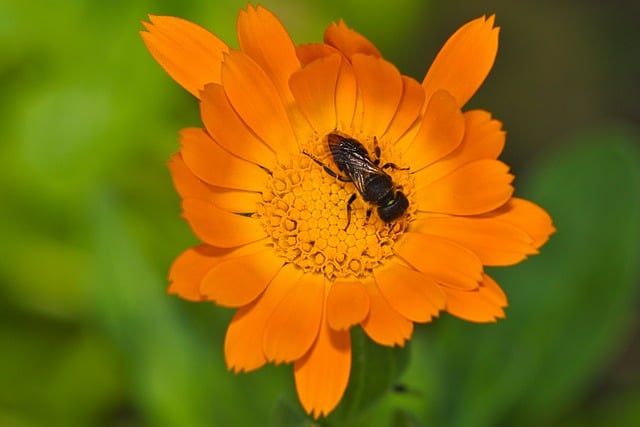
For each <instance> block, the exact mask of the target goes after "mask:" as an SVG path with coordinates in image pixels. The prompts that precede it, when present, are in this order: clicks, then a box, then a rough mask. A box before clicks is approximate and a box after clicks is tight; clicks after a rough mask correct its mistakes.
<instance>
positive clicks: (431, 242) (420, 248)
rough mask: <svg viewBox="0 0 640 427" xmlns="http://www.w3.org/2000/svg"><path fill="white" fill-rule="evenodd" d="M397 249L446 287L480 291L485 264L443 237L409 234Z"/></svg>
mask: <svg viewBox="0 0 640 427" xmlns="http://www.w3.org/2000/svg"><path fill="white" fill-rule="evenodd" d="M394 249H395V251H396V253H397V254H398V255H399V256H400V257H401V258H402V259H403V260H405V261H406V262H407V263H409V264H410V265H411V266H413V267H414V268H415V269H416V270H418V271H420V272H422V273H423V274H425V275H426V276H429V277H431V278H432V279H434V280H436V281H437V282H438V283H440V284H443V285H445V286H449V287H453V288H459V289H466V290H470V289H476V288H477V287H478V283H479V282H480V280H481V279H482V263H481V262H480V260H479V259H478V257H477V256H476V255H475V254H474V253H473V252H471V251H470V250H468V249H466V248H464V247H462V246H460V245H457V244H455V243H453V242H451V241H449V240H447V239H443V238H442V237H438V236H433V235H429V234H421V233H415V232H408V233H405V234H404V236H403V237H402V240H401V241H398V242H397V243H396V246H395V247H394Z"/></svg>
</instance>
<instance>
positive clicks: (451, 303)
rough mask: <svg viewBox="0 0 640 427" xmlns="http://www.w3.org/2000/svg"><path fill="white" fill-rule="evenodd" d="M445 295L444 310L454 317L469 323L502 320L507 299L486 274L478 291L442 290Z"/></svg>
mask: <svg viewBox="0 0 640 427" xmlns="http://www.w3.org/2000/svg"><path fill="white" fill-rule="evenodd" d="M443 290H444V292H445V293H446V295H447V308H446V310H447V311H448V312H449V313H450V314H453V315H454V316H456V317H459V318H461V319H464V320H468V321H470V322H482V323H484V322H495V321H496V319H503V318H504V310H503V309H504V308H505V307H506V306H507V298H506V296H505V295H504V292H502V289H500V286H498V284H497V283H496V282H495V281H494V280H493V279H492V278H491V277H489V276H487V275H486V274H485V275H483V280H482V283H481V284H480V286H479V287H478V289H475V290H472V291H464V290H461V289H452V288H443Z"/></svg>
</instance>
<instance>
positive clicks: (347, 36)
mask: <svg viewBox="0 0 640 427" xmlns="http://www.w3.org/2000/svg"><path fill="white" fill-rule="evenodd" d="M324 42H325V43H326V44H328V45H330V46H333V47H335V48H336V49H338V50H339V51H340V52H342V54H343V55H345V56H346V57H347V58H351V56H352V55H354V54H356V53H364V54H365V55H372V56H375V57H378V58H381V57H382V55H380V52H379V51H378V49H377V48H376V47H375V46H374V44H373V43H371V42H370V41H369V40H367V38H366V37H364V36H363V35H362V34H360V33H358V32H357V31H354V30H352V29H351V28H349V27H347V25H346V24H345V23H344V21H343V20H342V19H341V20H340V21H338V23H337V24H336V23H333V24H331V25H329V26H328V27H327V29H326V30H325V32H324Z"/></svg>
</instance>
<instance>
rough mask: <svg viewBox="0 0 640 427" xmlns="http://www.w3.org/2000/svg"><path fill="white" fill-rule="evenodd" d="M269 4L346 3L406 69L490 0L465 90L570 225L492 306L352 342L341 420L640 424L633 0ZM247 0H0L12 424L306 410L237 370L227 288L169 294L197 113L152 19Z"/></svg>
mask: <svg viewBox="0 0 640 427" xmlns="http://www.w3.org/2000/svg"><path fill="white" fill-rule="evenodd" d="M263 3H264V5H265V6H267V7H269V8H271V9H272V10H273V11H274V12H275V13H276V14H277V15H278V16H280V17H281V19H282V20H283V21H284V23H285V24H286V25H287V27H288V28H289V29H290V31H291V33H292V35H293V38H294V40H295V41H296V42H298V43H301V42H309V41H318V40H320V38H321V34H322V31H323V30H324V27H326V25H327V24H328V23H329V22H331V21H332V20H336V19H339V18H344V19H345V20H346V21H347V23H348V24H349V25H350V26H352V27H354V28H356V29H358V30H359V31H361V32H362V33H364V34H365V35H367V36H368V37H369V38H370V39H371V40H373V41H374V42H375V43H376V44H377V45H378V46H379V47H380V48H381V50H382V52H383V53H384V55H385V56H387V57H388V58H389V59H391V60H392V61H394V62H395V63H397V64H398V66H399V68H400V69H401V70H403V72H405V73H407V74H411V75H414V76H415V77H420V76H421V75H422V74H423V73H424V71H425V70H426V68H427V66H428V63H429V62H430V60H431V58H432V57H433V56H434V54H435V52H436V51H437V48H438V47H439V45H441V43H442V42H444V40H445V39H446V37H447V36H448V35H449V34H450V33H451V32H452V31H454V30H455V28H457V26H459V25H460V24H462V23H463V22H466V20H468V19H470V18H473V17H475V16H478V15H480V14H482V13H491V12H496V13H497V15H498V23H499V24H500V25H501V26H502V28H503V30H502V35H501V52H500V55H499V57H498V61H497V63H496V67H495V70H494V72H493V73H492V75H491V77H490V78H489V80H488V81H487V84H486V85H485V87H484V88H483V89H482V90H481V91H480V93H479V94H478V96H477V97H476V98H475V99H474V100H473V101H472V103H473V104H472V105H474V106H482V108H486V109H488V110H490V111H492V112H494V114H495V115H496V116H497V117H499V118H500V119H502V120H504V121H505V123H506V127H507V129H508V130H509V140H508V145H507V149H506V152H505V158H506V159H507V160H508V161H510V162H511V163H512V164H514V166H515V169H516V173H517V175H518V181H517V182H516V183H517V185H518V193H519V194H520V195H521V196H523V197H526V198H531V199H533V200H535V201H536V202H538V203H540V204H541V205H542V206H544V207H545V208H547V209H548V210H549V211H550V213H551V214H552V216H553V217H554V220H555V222H556V226H557V228H558V233H557V234H556V235H555V236H553V237H552V239H551V241H550V242H549V244H548V245H547V246H545V247H544V248H543V250H542V254H541V255H539V256H536V257H534V258H532V259H530V260H528V261H527V262H525V263H523V264H521V265H519V266H516V267H513V268H509V269H504V270H497V271H495V273H494V275H495V276H496V277H497V278H498V279H499V281H500V283H502V284H503V285H504V287H505V290H506V292H507V294H508V295H509V298H510V307H509V309H508V317H507V319H506V320H503V321H501V322H499V323H498V324H497V325H475V324H469V323H466V322H462V321H458V320H456V319H453V318H451V317H449V316H443V318H442V319H440V320H438V321H436V322H434V323H432V324H428V325H424V326H421V327H418V328H417V330H416V332H415V337H414V339H413V340H412V343H411V346H410V349H409V350H408V351H398V350H388V351H387V350H385V351H383V352H375V351H373V352H372V351H371V349H370V348H368V347H370V345H369V344H367V342H366V341H364V342H363V341H362V340H360V341H358V340H357V339H356V338H357V337H354V343H359V344H357V345H356V347H357V348H359V349H360V350H361V351H362V352H372V353H376V354H377V355H373V356H371V357H372V358H371V359H369V360H368V361H367V363H368V364H367V363H365V364H361V365H354V376H353V378H354V381H360V382H361V383H364V384H368V385H367V386H366V387H365V389H366V390H368V391H369V393H370V394H367V395H365V396H357V395H356V396H354V395H353V394H352V392H351V391H349V392H348V393H349V394H348V395H347V399H345V402H343V404H342V407H341V408H340V409H338V411H337V413H336V414H337V415H336V416H335V417H334V418H332V419H331V420H329V423H331V424H332V425H338V424H340V422H341V421H344V420H345V419H348V420H350V422H351V421H353V418H349V417H351V415H349V414H350V411H353V410H354V409H353V408H363V407H368V412H367V413H366V414H365V416H364V417H363V418H361V419H358V420H357V422H359V423H361V424H362V425H379V426H387V425H393V426H398V427H399V426H419V425H425V426H426V425H451V426H500V425H504V426H509V425H524V426H527V425H531V426H533V425H548V426H551V425H563V426H594V427H596V426H605V425H607V426H608V425H640V410H638V409H637V408H640V367H639V366H638V362H637V361H638V360H640V348H639V346H638V343H637V337H638V336H640V327H639V325H640V317H639V315H638V304H639V298H638V295H639V292H638V277H639V271H638V260H639V259H640V256H639V255H640V253H639V251H640V230H639V227H640V221H639V218H640V176H639V173H640V154H639V152H638V145H639V144H638V142H639V141H640V136H639V133H638V130H637V129H636V128H635V126H637V124H638V123H639V122H640V120H639V117H638V109H637V107H636V103H635V102H633V101H631V99H633V98H632V97H631V96H629V95H630V94H632V93H638V88H639V82H638V81H637V78H636V77H635V76H637V75H638V73H637V72H636V71H638V70H640V59H639V58H640V56H639V55H637V46H636V45H635V44H633V43H630V41H631V40H636V41H637V40H638V34H637V32H636V33H632V31H633V29H632V28H636V27H637V26H635V27H634V25H635V24H633V19H632V18H631V17H633V16H635V17H637V16H638V14H637V13H636V12H638V10H637V6H635V5H624V4H617V5H616V7H607V6H604V5H601V4H598V3H597V2H578V1H577V0H575V1H573V2H565V3H563V4H562V5H561V6H558V5H555V3H553V2H550V1H542V2H528V3H527V2H521V3H518V5H513V4H512V3H513V2H506V1H502V2H501V1H497V2H492V3H491V5H488V4H483V3H482V2H473V4H471V3H464V2H459V1H453V2H435V1H432V2H421V1H418V0H401V1H396V2H392V4H390V3H389V2H382V1H371V0H369V1H366V2H365V1H363V0H349V1H337V0H332V1H324V2H320V1H316V2H307V3H301V2H287V1H284V0H280V1H277V0H272V1H264V2H263ZM245 5H246V3H245V2H244V1H230V2H224V3H223V2H211V1H196V0H190V1H186V2H179V1H175V0H173V1H170V0H165V1H150V0H147V1H143V0H137V1H130V2H124V1H120V2H98V1H91V0H66V1H53V0H42V1H39V2H22V1H18V0H0V52H1V54H0V87H1V89H2V95H1V96H0V159H1V160H0V161H1V162H2V163H1V167H0V195H1V196H2V205H1V206H2V208H1V209H0V236H2V243H3V244H2V245H0V348H2V351H1V352H0V381H1V384H2V387H1V388H0V425H1V426H7V427H32V426H87V425H90V426H213V425H234V426H236V425H237V426H253V425H265V422H266V421H265V420H270V421H271V424H272V425H308V423H309V421H308V419H307V418H306V417H304V415H303V414H302V413H301V411H300V408H299V405H298V404H297V401H296V397H295V391H294V387H293V380H292V373H291V368H290V367H289V366H278V367H273V366H269V367H266V368H264V369H261V370H259V371H258V372H255V373H252V374H249V375H234V374H231V373H229V372H227V371H226V368H225V364H224V360H223V355H222V347H223V337H224V331H225V327H226V324H227V323H228V321H229V319H230V316H231V314H232V313H231V312H230V311H229V310H225V309H221V308H215V307H213V306H211V305H210V304H193V303H187V302H183V301H180V300H179V299H177V298H175V297H170V296H167V295H165V293H164V289H165V287H166V279H165V277H166V271H167V269H168V266H169V265H170V263H171V261H172V260H173V259H174V258H175V256H176V255H177V254H178V253H179V252H180V251H182V250H183V249H185V248H186V247H188V246H189V245H191V244H193V243H194V242H195V239H194V237H193V236H192V235H191V233H190V231H189V230H188V227H187V226H186V224H185V223H184V222H183V221H182V220H181V219H180V217H179V201H178V197H177V196H176V194H175V193H174V191H173V189H172V185H171V181H170V178H169V174H168V171H167V169H166V160H167V159H168V158H169V155H170V154H171V153H172V152H173V151H175V150H176V148H177V132H178V130H179V129H181V128H183V127H187V126H193V125H198V122H199V117H198V112H197V105H196V102H195V100H194V99H192V98H191V97H190V96H189V95H188V94H186V93H183V91H182V89H181V88H179V87H178V86H177V85H176V84H174V83H173V82H172V81H171V80H170V79H169V78H168V77H167V76H166V75H165V74H164V72H163V71H162V70H161V69H160V67H159V66H158V65H157V64H155V63H154V61H153V60H152V59H151V57H150V55H149V54H148V52H146V50H145V47H144V45H143V43H142V42H141V40H140V38H139V36H138V31H139V30H140V29H141V28H142V27H141V25H140V21H141V20H144V19H145V18H146V15H147V14H148V13H155V14H172V15H177V16H182V17H184V18H187V19H190V20H193V21H195V22H198V23H200V24H202V25H203V26H205V27H208V28H210V29H212V30H213V31H214V32H216V34H218V35H219V36H220V37H221V38H223V39H224V40H226V41H228V42H229V43H230V44H231V45H235V34H234V31H235V17H236V15H237V11H238V9H239V8H240V7H244V6H245ZM543 18H544V19H543ZM594 23H598V24H599V26H594V25H593V24H594ZM594 28H597V29H599V31H598V32H597V33H596V34H595V35H594V33H593V31H594ZM633 49H635V54H634V51H633ZM634 91H635V92H634ZM596 125H598V126H596ZM354 335H356V334H354ZM360 335H361V334H360ZM360 338H362V337H361V336H360ZM403 357H409V359H410V360H409V362H408V366H407V367H406V370H405V371H404V374H403V375H402V376H401V377H400V379H399V380H398V381H399V383H397V384H396V379H395V377H396V376H397V375H398V374H399V373H400V371H401V367H402V366H403V365H404V362H402V358H403ZM396 363H397V365H396ZM393 384H396V385H401V386H400V387H396V388H395V390H396V391H395V392H390V393H387V394H386V395H384V397H383V396H381V394H382V393H381V392H382V391H384V390H387V389H391V386H392V385H393ZM374 398H375V399H377V400H378V401H379V404H377V405H371V406H370V405H368V403H369V402H368V399H371V400H374ZM374 403H375V402H374ZM248 408H249V410H248ZM353 422H354V423H355V422H356V421H353Z"/></svg>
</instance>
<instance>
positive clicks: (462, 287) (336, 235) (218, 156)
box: [142, 6, 554, 418]
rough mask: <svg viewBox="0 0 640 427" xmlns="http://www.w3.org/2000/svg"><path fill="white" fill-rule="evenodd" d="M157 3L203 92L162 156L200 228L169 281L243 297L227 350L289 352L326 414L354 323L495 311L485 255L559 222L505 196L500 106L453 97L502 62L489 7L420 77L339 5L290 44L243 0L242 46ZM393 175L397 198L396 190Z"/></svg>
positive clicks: (540, 235)
mask: <svg viewBox="0 0 640 427" xmlns="http://www.w3.org/2000/svg"><path fill="white" fill-rule="evenodd" d="M150 20H151V23H148V24H145V25H146V31H143V32H142V37H143V38H144V41H145V43H146V45H147V47H148V48H149V50H150V52H151V54H152V55H153V56H154V58H156V60H157V61H158V62H159V63H160V64H161V65H162V66H163V67H164V69H165V70H166V71H167V72H168V73H169V75H171V76H172V77H173V78H174V79H175V80H176V81H177V82H178V83H179V84H180V85H182V86H183V87H184V88H185V89H187V90H188V91H189V92H191V93H192V94H193V95H195V96H196V97H198V98H199V100H200V108H201V116H202V121H203V124H204V127H203V128H202V129H200V128H189V129H185V130H183V131H182V132H181V134H180V143H181V148H180V151H179V152H178V153H177V154H175V155H174V156H173V158H172V159H171V161H170V163H169V167H170V169H171V173H172V175H173V180H174V183H175V186H176V188H177V191H178V192H179V194H180V196H181V197H182V199H183V200H182V208H183V212H184V217H185V219H186V220H187V221H188V223H189V224H190V226H191V228H192V229H193V232H194V233H195V234H196V235H197V236H198V237H199V238H200V240H202V241H203V242H204V243H203V244H201V245H199V246H196V247H194V248H191V249H189V250H187V251H186V252H184V253H183V254H182V255H181V256H180V257H179V258H178V259H177V260H176V261H175V263H174V264H173V266H172V268H171V271H170V281H171V285H170V287H169V292H170V293H173V294H177V295H179V296H180V297H182V298H185V299H188V300H193V301H202V300H206V301H213V302H215V303H216V304H218V305H221V306H224V307H233V308H236V309H237V311H236V314H235V316H234V317H233V320H232V321H231V324H230V325H229V328H228V330H227V335H226V339H225V349H224V350H225V357H226V361H227V365H228V367H229V368H230V369H233V370H234V371H236V372H240V371H246V372H248V371H252V370H254V369H257V368H259V367H261V366H262V365H264V364H265V363H267V362H274V363H282V362H285V363H288V362H293V363H294V375H295V382H296V388H297V392H298V396H299V398H300V401H301V403H302V406H303V407H304V408H305V410H306V411H307V412H309V413H311V414H313V415H314V417H316V418H317V417H319V416H321V415H324V416H326V415H327V414H329V413H330V412H331V411H332V410H333V409H334V408H335V406H336V405H337V404H338V402H339V401H340V399H341V397H342V395H343V393H344V391H345V388H346V386H347V382H348V379H349V371H350V366H351V345H350V333H349V330H350V328H351V327H353V326H356V325H360V326H361V327H362V328H363V329H364V331H365V332H366V334H367V335H368V336H369V337H370V338H371V339H372V340H374V341H375V342H377V343H379V344H382V345H386V346H395V345H400V346H402V345H404V343H405V341H406V340H408V339H409V338H410V337H411V333H412V331H413V324H414V322H418V323H424V322H429V321H431V320H432V319H433V318H434V317H435V316H438V314H439V312H440V311H441V310H446V311H447V312H449V313H451V314H453V315H455V316H458V317H461V318H463V319H467V320H470V321H476V322H489V321H495V319H496V318H501V317H504V312H503V308H504V307H506V305H507V300H506V297H505V295H504V293H503V292H502V290H501V289H500V287H499V286H498V285H497V284H496V282H494V281H493V280H492V279H491V278H490V277H489V276H488V275H487V274H486V273H485V272H484V270H483V267H484V266H506V265H512V264H516V263H518V262H520V261H522V260H523V259H525V258H526V257H527V256H528V255H531V254H535V253H537V251H538V248H539V247H540V246H541V245H543V244H544V243H545V241H546V240H547V239H548V237H549V235H550V234H551V233H553V231H554V228H553V226H552V224H551V219H550V217H549V216H548V215H547V213H546V212H545V211H544V210H543V209H541V208H540V207H538V206H537V205H535V204H533V203H531V202H529V201H526V200H523V199H518V198H514V197H512V194H513V187H512V186H511V181H512V179H513V176H512V175H510V174H509V168H508V167H507V166H506V165H505V164H504V163H502V162H501V161H499V160H496V159H497V157H498V155H499V154H500V152H501V151H502V148H503V146H504V143H505V134H504V132H503V131H502V130H501V123H500V122H499V121H497V120H495V119H492V117H491V115H490V114H489V113H488V112H486V111H482V110H471V111H467V112H464V113H463V112H462V111H461V107H462V106H463V105H464V104H465V103H466V102H467V101H468V100H469V98H471V96H472V95H473V94H474V93H475V91H476V90H477V89H478V87H479V86H480V85H481V83H482V82H483V80H484V79H485V77H486V76H487V74H488V73H489V70H490V69H491V67H492V65H493V62H494V58H495V55H496V52H497V47H498V28H496V27H494V26H493V21H494V17H493V16H491V17H489V18H488V19H486V18H485V17H482V18H478V19H476V20H473V21H471V22H469V23H467V24H466V25H464V26H463V27H462V28H460V29H459V30H458V31H456V32H455V33H454V35H453V36H452V37H451V38H450V39H449V40H448V41H447V42H446V44H445V45H444V47H443V48H442V50H441V51H440V53H439V54H438V56H437V57H436V59H435V61H434V63H433V64H432V66H431V68H430V69H429V71H428V73H427V74H426V76H425V78H424V80H423V81H422V83H419V82H417V81H415V80H414V79H412V78H410V77H407V76H403V75H401V74H400V72H399V71H398V70H397V69H396V68H395V67H394V66H393V65H392V64H391V63H389V62H387V61H385V60H384V59H383V58H382V57H381V55H380V53H379V52H378V50H377V49H376V47H375V46H373V45H372V44H371V43H370V42H369V41H368V40H367V39H366V38H364V37H363V36H362V35H360V34H358V33H356V32H355V31H353V30H352V29H350V28H348V27H347V26H346V25H345V24H344V23H343V22H339V23H338V24H332V25H330V26H329V27H328V28H327V30H326V32H325V36H324V43H321V44H310V45H302V46H297V47H296V46H294V44H293V43H292V41H291V39H290V37H289V34H288V33H287V31H286V30H285V28H284V27H283V26H282V24H281V23H280V22H279V21H278V19H277V18H276V17H274V16H273V15H272V14H271V13H270V12H269V11H267V10H266V9H264V8H262V7H257V8H253V7H251V6H249V7H248V8H247V10H246V11H245V10H243V11H241V12H240V15H239V18H238V26H237V30H238V39H239V46H240V48H239V49H238V50H234V49H230V48H229V47H227V45H226V44H225V43H223V42H222V41H220V39H218V38H217V37H216V36H214V35H213V34H211V33H209V32H208V31H206V30H204V29H202V28H201V27H199V26H197V25H195V24H193V23H190V22H187V21H184V20H182V19H179V18H174V17H161V16H152V17H151V19H150ZM330 134H333V135H332V136H331V137H330V138H331V141H332V143H333V148H334V149H336V150H337V151H336V152H334V153H332V152H331V151H330V147H329V139H330V138H329V135H330ZM356 141H357V142H356ZM358 142H359V143H360V144H361V145H358ZM378 159H379V162H378V161H377V160H378ZM352 166H354V168H353V169H349V167H352ZM371 177H383V179H382V181H384V182H383V185H382V187H379V188H377V189H376V188H374V184H373V183H372V182H370V181H368V179H369V178H371ZM385 177H386V178H385ZM377 192H378V193H377ZM374 193H376V194H374ZM386 193H388V194H386ZM399 193H402V194H404V195H405V196H406V199H407V200H408V207H403V206H401V205H402V204H401V203H398V204H397V206H393V207H391V205H393V204H394V203H396V202H397V200H398V199H400V198H401V197H402V196H401V195H399ZM354 195H355V196H354ZM372 195H377V196H384V197H377V198H376V197H372ZM365 197H367V198H368V199H369V200H374V201H375V203H368V202H366V201H365ZM376 204H377V205H379V206H382V207H383V208H388V209H391V210H393V211H394V212H393V215H392V216H393V218H391V219H392V220H391V221H389V222H385V221H383V220H382V219H381V218H380V215H379V212H378V211H377V208H378V206H377V205H376ZM387 219H389V218H387Z"/></svg>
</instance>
